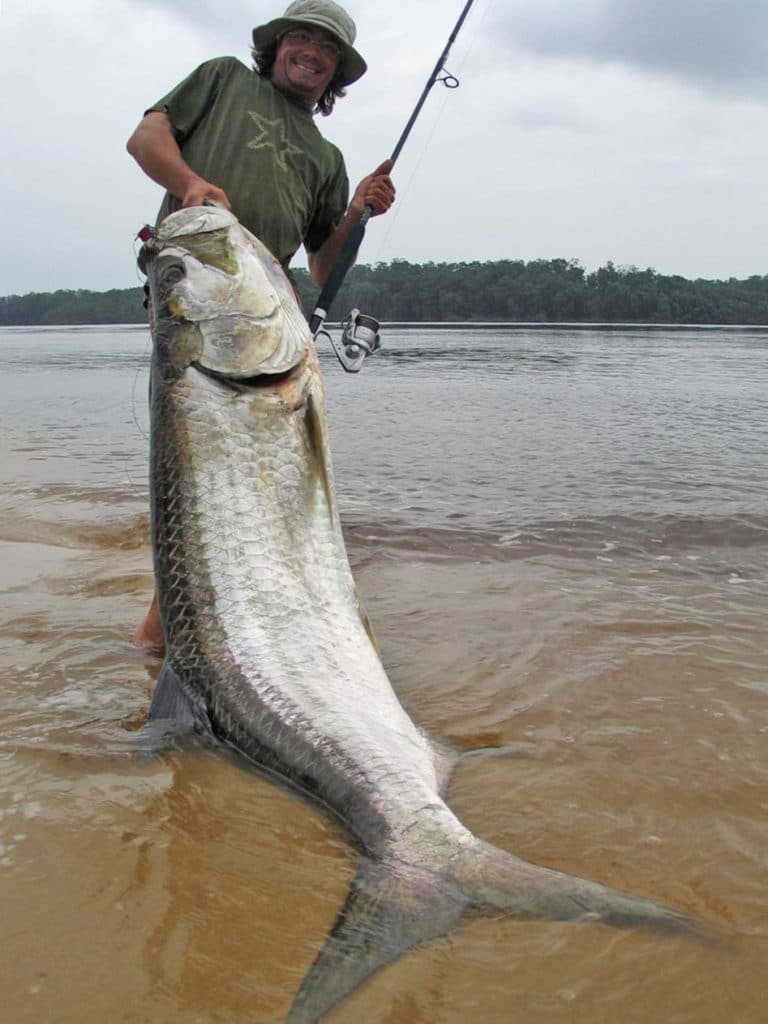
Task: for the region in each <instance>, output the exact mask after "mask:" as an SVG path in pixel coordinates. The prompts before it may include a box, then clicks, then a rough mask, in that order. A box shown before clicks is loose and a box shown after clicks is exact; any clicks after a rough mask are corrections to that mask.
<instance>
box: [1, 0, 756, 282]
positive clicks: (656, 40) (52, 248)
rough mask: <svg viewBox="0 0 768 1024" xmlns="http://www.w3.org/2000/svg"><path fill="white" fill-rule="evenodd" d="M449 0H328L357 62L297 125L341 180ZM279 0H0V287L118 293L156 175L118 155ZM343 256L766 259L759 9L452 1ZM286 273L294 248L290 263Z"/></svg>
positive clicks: (677, 0)
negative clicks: (339, 92)
mask: <svg viewBox="0 0 768 1024" xmlns="http://www.w3.org/2000/svg"><path fill="white" fill-rule="evenodd" d="M463 3H464V0H419V2H418V3H415V2H414V0H386V2H384V3H383V2H382V0H349V3H348V5H347V7H348V10H349V11H350V13H351V14H352V15H353V17H354V18H355V20H356V21H357V26H358V40H357V45H358V48H359V50H360V51H361V52H362V54H363V55H364V56H365V58H366V59H367V61H368V63H369V67H370V70H369V72H368V74H367V75H366V76H365V77H364V78H363V79H362V80H361V81H360V82H358V83H356V84H355V85H353V86H352V87H351V88H350V90H349V94H348V96H347V97H346V98H345V99H344V100H342V101H340V102H339V103H338V104H337V107H336V110H335V112H334V113H333V114H332V115H331V117H329V118H320V119H319V120H318V124H319V126H320V128H321V130H322V131H323V133H324V134H325V135H327V137H328V138H330V139H331V140H332V141H334V142H336V143H337V144H338V145H339V146H340V147H341V149H342V151H343V152H344V154H345V156H346V159H347V165H348V168H349V174H350V179H352V181H353V184H354V183H355V182H356V181H357V180H359V178H361V177H362V176H363V175H364V174H366V173H367V172H368V171H369V170H371V169H372V168H373V167H375V166H376V164H378V163H379V162H380V160H381V159H383V158H384V157H386V156H387V155H388V154H389V152H391V150H392V148H393V147H394V144H395V142H396V141H397V139H398V137H399V135H400V132H401V130H402V128H403V127H404V125H405V122H406V121H407V119H408V116H409V114H410V112H411V110H412V108H413V106H414V104H415V102H416V100H417V99H418V97H419V95H420V93H421V90H422V88H423V86H424V84H425V82H426V80H427V77H428V75H429V73H430V72H431V70H432V68H433V66H434V64H435V61H436V60H437V58H438V56H439V54H440V53H441V51H442V49H443V46H444V45H445V43H446V41H447V39H448V36H449V33H450V31H451V29H452V27H453V25H454V23H455V21H456V19H457V18H458V16H459V13H460V12H461V9H462V7H463ZM286 5H287V0H280V2H277V3H274V4H273V3H271V2H267V0H250V2H248V0H109V2H108V3H105V2H104V0H66V2H63V0H55V2H54V0H0V97H1V98H0V140H1V141H0V145H1V146H2V150H1V151H0V152H1V153H2V156H1V158H0V195H1V196H2V199H1V200H0V201H1V202H2V210H3V217H2V220H3V233H4V236H5V237H4V239H3V243H4V244H3V245H2V247H0V252H1V253H2V256H0V271H1V274H2V276H1V277H0V295H10V294H24V293H26V292H30V291H53V290H56V289H58V288H90V289H95V290H102V289H107V288H124V287H129V286H131V285H132V284H134V283H135V282H136V280H137V275H136V271H135V261H134V236H135V234H136V232H137V230H138V229H139V228H140V227H141V225H142V224H143V223H144V222H146V221H150V220H153V219H154V216H155V213H156V211H157V207H158V205H159V201H160V198H161V194H160V189H159V187H158V186H156V185H154V184H153V183H152V182H151V181H149V179H147V178H145V177H144V176H143V174H142V172H141V171H140V170H139V168H138V167H137V166H136V165H135V164H134V163H133V161H132V160H131V158H130V157H129V156H128V154H127V153H126V151H125V141H126V139H127V137H128V135H129V134H130V133H131V131H132V130H133V128H134V126H135V125H136V123H137V122H138V120H139V119H140V117H141V115H142V112H143V110H144V109H145V107H146V106H148V105H149V104H151V103H152V102H153V101H155V100H156V99H158V98H159V97H160V96H162V95H163V94H164V93H165V92H166V91H167V90H168V89H169V88H171V87H172V86H173V85H175V84H176V83H177V82H178V81H179V80H180V79H181V78H183V77H184V76H185V75H186V74H187V73H188V72H189V71H191V70H192V69H193V68H194V67H195V66H197V65H198V64H199V63H201V62H202V61H204V60H206V59H208V58H210V57H214V56H219V55H222V54H232V55H234V56H237V57H239V58H240V59H241V60H242V61H243V62H244V63H246V64H249V63H250V50H249V48H250V32H251V28H252V27H253V25H255V24H259V23H260V22H263V21H268V20H270V19H271V18H272V17H275V16H277V15H279V14H282V12H283V10H284V7H285V6H286ZM448 69H449V70H450V71H452V72H454V73H455V74H456V75H458V77H459V78H460V79H461V87H460V88H459V89H458V90H453V91H450V90H448V89H445V88H443V87H442V86H436V87H435V89H434V90H433V92H432V94H431V96H430V99H429V101H428V103H427V106H426V107H425V110H424V112H423V114H422V117H421V118H420V119H419V121H418V123H417V126H416V128H415V129H414V132H413V134H412V136H411V138H410V140H409V142H408V144H407V146H406V148H405V150H404V151H403V155H402V157H401V158H400V161H399V163H398V165H397V168H396V171H395V181H396V184H397V186H398V201H397V203H396V205H395V208H394V209H393V211H392V213H391V214H390V215H388V216H387V217H383V218H377V219H376V220H374V221H372V222H371V224H370V225H369V228H368V233H367V235H366V239H365V242H364V244H363V249H362V251H361V253H360V261H361V262H364V263H376V262H378V261H382V260H383V261H389V260H391V259H394V258H404V259H408V260H411V261H413V262H424V261H427V260H433V261H436V262H441V261H450V262H454V261H462V260H488V259H503V258H510V259H524V260H530V259H537V258H543V259H552V258H555V257H564V258H567V259H577V260H579V261H580V262H581V263H582V264H583V265H584V266H585V267H586V268H587V269H588V270H592V269H594V268H596V267H598V266H600V265H602V264H604V263H605V262H606V261H608V260H613V261H614V263H616V264H620V265H637V266H640V267H643V268H644V267H647V266H651V267H654V268H655V269H656V270H658V271H659V272H660V273H676V274H683V275H685V276H686V277H707V278H728V277H739V278H741V277H747V276H749V275H751V274H761V275H762V274H767V273H768V248H767V246H766V238H767V237H768V204H767V203H766V192H767V191H768V189H767V186H766V178H767V177H768V0H535V2H533V0H475V5H474V7H473V8H472V11H471V13H470V15H469V18H468V19H467V22H466V24H465V26H464V29H463V31H462V33H461V35H460V36H459V38H458V40H457V42H456V44H455V46H454V48H453V51H452V53H451V56H450V58H449V61H448ZM297 264H298V265H302V264H303V261H297Z"/></svg>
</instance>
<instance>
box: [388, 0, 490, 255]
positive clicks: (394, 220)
mask: <svg viewBox="0 0 768 1024" xmlns="http://www.w3.org/2000/svg"><path fill="white" fill-rule="evenodd" d="M495 5H496V0H487V2H486V3H485V4H483V5H482V6H481V12H482V13H481V14H480V17H479V18H478V19H476V22H475V25H474V27H473V29H472V32H471V33H470V36H469V40H468V42H467V46H466V47H465V48H464V53H463V55H462V56H460V59H459V63H458V65H457V74H456V75H454V76H453V77H455V78H457V79H458V80H459V82H460V81H461V78H462V76H463V73H464V68H465V67H466V64H467V61H468V60H469V58H470V57H471V56H472V54H473V52H474V49H475V47H476V45H477V42H478V39H479V37H480V29H481V28H482V27H483V26H484V24H485V22H486V21H487V19H488V13H489V11H490V10H491V9H492V8H493V7H494V6H495ZM450 92H451V90H450V89H449V90H446V92H445V94H444V96H443V99H442V102H441V103H440V105H439V108H438V110H437V112H436V114H435V117H434V118H433V121H432V126H431V128H430V129H429V133H428V135H427V137H426V139H425V141H424V144H423V146H422V147H421V151H420V152H419V155H418V157H417V159H416V161H415V163H414V165H413V167H412V169H411V172H410V174H409V175H408V178H407V180H406V182H405V184H404V186H403V187H402V188H400V189H398V192H400V193H401V196H402V199H401V202H400V203H398V204H397V205H396V206H395V207H394V210H393V212H392V216H391V217H387V225H386V229H385V231H384V234H383V235H382V236H381V238H380V239H379V243H378V246H377V249H376V254H375V257H374V258H373V259H372V263H373V264H374V265H375V264H376V263H377V262H379V258H380V255H381V252H382V250H383V249H384V247H385V245H386V243H387V242H388V241H389V238H390V235H391V234H392V232H393V230H394V229H395V228H396V227H397V224H398V221H399V219H400V215H401V213H403V209H404V206H405V205H406V204H407V202H408V198H409V196H410V194H411V192H412V187H413V180H414V178H415V177H416V174H417V173H418V172H419V171H420V170H421V166H422V164H423V162H424V160H425V158H426V155H427V152H428V150H429V149H430V147H431V145H432V140H433V139H434V137H435V134H436V132H437V129H438V127H439V126H440V124H441V122H442V120H443V117H444V115H445V110H446V107H447V106H448V103H449V101H450V99H451V95H450Z"/></svg>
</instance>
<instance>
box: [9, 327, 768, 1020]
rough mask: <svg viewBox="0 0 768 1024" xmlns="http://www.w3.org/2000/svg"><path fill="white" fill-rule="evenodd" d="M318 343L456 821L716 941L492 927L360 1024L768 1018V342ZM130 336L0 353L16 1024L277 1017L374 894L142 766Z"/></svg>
mask: <svg viewBox="0 0 768 1024" xmlns="http://www.w3.org/2000/svg"><path fill="white" fill-rule="evenodd" d="M383 343H384V349H383V351H382V352H381V353H380V354H379V355H377V356H376V357H375V358H374V359H372V360H369V361H368V363H367V364H366V365H365V367H364V369H363V371H362V373H360V374H359V375H358V376H347V375H345V374H343V373H342V371H341V370H340V368H339V367H338V366H337V364H336V363H335V361H334V360H333V358H332V356H331V355H330V354H328V353H323V356H322V364H323V369H324V373H325V378H326V383H327V390H328V405H329V417H330V424H331V439H332V445H333V453H334V470H335V477H336V485H337V491H338V496H339V505H340V510H341V514H342V520H343V523H344V526H345V533H346V536H347V542H348V547H349V551H350V558H351V561H352V565H353V569H354V571H355V575H356V577H357V580H358V583H359V586H360V589H361V592H362V595H363V597H364V600H365V604H366V607H367V610H368V612H369V615H370V617H371V619H372V620H373V623H374V626H375V628H376V633H377V637H378V639H379V643H380V646H381V649H382V656H383V660H384V663H385V665H386V667H387V669H388V671H389V674H390V677H391V679H392V682H393V685H394V686H395V689H396V690H397V692H398V694H399V695H400V698H401V700H402V701H403V703H404V704H405V706H406V707H407V709H408V710H409V712H410V714H411V715H412V717H413V718H414V719H415V720H417V721H418V722H419V723H420V724H422V725H423V726H425V727H426V728H427V729H429V730H430V731H431V732H434V733H438V734H442V735H444V736H446V737H448V738H449V739H451V740H452V741H453V742H454V743H456V744H457V745H458V746H460V747H462V748H466V749H471V748H472V747H475V746H488V745H500V744H506V743H509V744H519V745H520V747H521V752H522V753H523V754H524V755H525V756H521V757H519V758H492V759H472V760H469V761H467V763H466V764H465V765H464V766H462V767H461V768H460V770H459V771H458V773H457V775H456V777H455V780H454V782H453V785H452V787H451V791H450V795H449V802H450V803H451V806H452V807H453V808H454V809H455V810H456V812H457V813H458V815H459V817H461V818H462V820H463V821H464V822H465V823H466V824H467V825H469V826H470V827H471V828H472V829H473V830H474V831H475V832H476V833H477V834H479V835H481V836H482V837H483V838H485V839H488V840H490V841H492V842H494V843H497V844H498V845H500V846H502V847H504V848H506V849H509V850H511V851H512V852H514V853H516V854H517V855H519V856H522V857H525V858H527V859H530V860H533V861H536V862H539V863H543V864H548V865H551V866H553V867H557V868H559V869H562V870H565V871H568V872H571V873H574V874H579V875H586V876H588V877H591V878H595V879H597V880H599V881H602V882H605V883H607V884H610V885H612V886H615V887H618V888H624V889H627V890H630V891H632V892H635V893H638V894H645V895H649V896H653V897H655V898H657V899H659V900H662V901H664V902H667V903H670V904H672V905H674V906H676V907H680V908H682V909H684V910H686V911H688V912H690V913H693V914H696V915H699V916H701V917H702V918H706V919H707V920H709V921H712V922H714V923H715V924H717V925H718V926H719V927H720V928H721V929H722V931H723V934H724V935H725V936H726V937H727V938H728V939H729V940H730V941H729V942H727V943H724V944H723V945H717V946H701V945H698V944H694V943H690V942H685V941H681V940H662V939H660V938H659V937H657V936H651V935H647V934H643V933H639V932H615V931H612V930H610V929H608V928H604V927H601V926H598V925H578V926H574V925H567V924H551V923H548V924H545V923H538V922H533V923H531V922H517V921H510V920H489V919H484V918H476V919H472V920H467V921H466V922H465V923H463V924H462V926H461V927H460V928H459V929H458V930H457V931H456V932H454V933H453V934H451V935H450V936H449V937H447V938H446V939H444V940H442V941H440V942H436V943H434V944H433V945H431V946H429V947H426V948H423V949H419V950H416V951H414V952H412V953H411V954H409V955H407V956H406V957H404V958H403V959H402V960H400V961H399V962H398V963H396V964H394V965H392V966H391V967H389V968H387V969H386V970H384V971H382V972H381V973H380V974H378V975H377V976H376V977H375V978H374V979H373V980H372V981H371V982H370V983H369V984H367V985H366V986H365V987H364V988H362V989H361V990H360V991H359V992H357V993H356V994H355V995H354V996H353V997H351V998H350V999H349V1000H347V1001H346V1002H345V1003H344V1004H343V1005H342V1006H341V1007H340V1008H339V1009H338V1010H337V1011H336V1013H335V1015H333V1018H332V1019H333V1021H334V1024H336V1022H338V1024H352V1022H361V1021H364V1022H366V1024H443V1022H445V1024H454V1022H455V1024H459V1022H462V1024H463V1022H465V1021H467V1020H472V1021H473V1022H475V1024H492V1022H493V1024H495V1022H504V1024H550V1022H553V1024H554V1022H556V1024H561V1022H563V1024H565V1022H567V1024H599V1022H614V1021H617V1020H621V1021H623V1022H625V1024H627V1022H638V1024H640V1022H650V1021H654V1022H656V1021H664V1022H665V1024H688V1022H690V1024H722V1022H723V1021H728V1022H729V1024H730V1022H732V1024H752V1022H760V1021H763V1020H765V1019H766V1009H765V977H766V975H767V974H768V886H766V867H767V866H768V854H767V853H766V851H767V850H768V646H767V644H766V641H767V640H768V627H767V625H766V622H767V617H766V611H767V609H768V505H767V501H766V477H767V476H768V472H767V470H768V455H767V454H766V453H768V416H766V394H768V329H721V328H686V329H671V328H669V329H664V328H661V329H659V328H654V329H643V328H610V329H609V328H602V329H598V328H594V329H576V328H569V327H554V326H553V327H546V328H544V327H542V328H533V327H526V328H523V327H518V328H501V327H496V328H491V327H488V328H484V329H480V328H473V329H469V328H466V327H464V328H450V329H449V328H445V327H443V328H437V327H430V328H421V329H405V328H402V327H391V328H389V329H385V333H384V337H383ZM148 359H149V338H148V334H147V331H146V329H144V328H136V327H89V328H57V327H51V328H45V329H42V328H34V329H33V328H3V329H0V409H1V411H0V426H2V431H1V432H0V483H1V484H2V487H1V488H0V558H1V559H2V562H1V564H2V572H1V573H0V624H1V625H2V629H0V659H1V663H2V667H3V685H2V688H0V716H1V719H2V726H3V727H2V732H1V734H0V906H1V907H2V914H1V915H0V957H1V960H2V964H3V970H2V975H3V986H2V994H3V1011H2V1017H3V1020H4V1021H7V1022H8V1024H21V1022H34V1024H41V1022H46V1024H48V1022H50V1024H64V1022H70V1021H71V1022H77V1024H104V1022H107V1021H109V1022H126V1024H167V1022H169V1021H173V1022H174V1024H208V1022H227V1024H229V1022H233V1021H248V1022H249V1024H268V1022H269V1024H272V1022H278V1021H280V1020H281V1019H282V1017H283V1016H284V1014H285V1012H286V1010H287V1007H288V1006H289V1005H290V1002H291V998H292V995H293V993H294V992H295V990H296V988H297V986H298V984H299V982H300V980H301V978H302V976H303V974H304V972H305V971H306V969H307V968H308V966H309V964H310V963H311V961H312V960H313V958H314V956H315V954H316V952H317V950H318V949H319V948H320V946H321V945H322V942H323V939H324V937H325V935H326V933H327V931H328V929H329V928H330V926H331V925H332V923H333V920H334V918H335V916H336V913H337V911H338V909H339V907H340V905H341V903H342V902H343V898H344V894H345V892H346V888H347V885H348V882H349V879H350V877H351V875H352V873H353V872H354V865H355V853H354V851H353V849H352V847H351V846H350V844H349V842H348V841H347V839H346V836H345V834H344V832H343V830H342V829H341V827H340V826H339V825H338V824H337V823H336V822H334V821H332V820H330V819H329V818H328V817H326V816H325V815H324V814H323V813H322V812H321V811H319V810H317V809H315V808H313V807H311V806H310V805H308V804H307V803H305V802H303V801H302V800H300V799H297V798H296V797H294V796H292V795H290V794H289V793H287V792H285V791H284V790H282V789H280V788H278V787H276V786H275V785H273V784H271V783H270V782H269V781H267V780H265V779H263V778H261V777H260V776H258V775H256V774H254V773H251V772H249V771H247V770H244V769H243V768H241V767H239V766H238V765H237V764H235V763H234V762H233V761H232V760H231V759H229V758H227V757H224V756H222V755H221V754H220V753H218V752H216V751H205V750H201V751H198V752H186V753H181V752H176V753H172V754H168V755H165V756H163V757H160V758H157V759H155V760H153V761H146V760H144V761H142V760H140V759H137V757H136V755H135V747H136V730H137V729H138V728H139V727H140V725H141V723H142V721H143V719H144V716H145V714H146V709H147V704H148V699H149V695H150V693H151V689H152V686H153V684H154V680H155V679H156V677H157V673H158V670H159V664H158V663H157V662H156V661H155V660H153V659H151V658H147V657H144V656H143V655H142V654H141V653H140V652H138V651H137V650H136V649H135V648H134V647H133V646H132V645H131V643H130V639H129V638H130V635H131V633H132V631H133V629H134V628H135V626H136V624H137V622H138V621H139V619H140V617H141V616H142V615H143V613H144V611H145V610H146V606H147V604H148V601H149V596H150V593H151V585H152V583H151V555H150V548H149V537H148V512H147V508H148V487H147V479H146V475H147V470H146V467H147V449H148V417H147V409H146V392H147V382H148V373H147V365H148Z"/></svg>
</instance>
